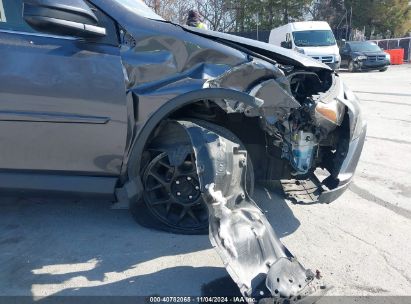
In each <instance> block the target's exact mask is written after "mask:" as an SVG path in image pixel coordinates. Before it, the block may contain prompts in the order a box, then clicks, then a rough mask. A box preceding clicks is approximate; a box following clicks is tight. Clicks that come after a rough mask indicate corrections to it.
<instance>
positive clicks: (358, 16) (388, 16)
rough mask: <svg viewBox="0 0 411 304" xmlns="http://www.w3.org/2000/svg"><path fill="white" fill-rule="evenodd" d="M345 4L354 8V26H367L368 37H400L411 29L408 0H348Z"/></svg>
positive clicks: (360, 27) (410, 12) (410, 13)
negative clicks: (372, 35)
mask: <svg viewBox="0 0 411 304" xmlns="http://www.w3.org/2000/svg"><path fill="white" fill-rule="evenodd" d="M345 4H346V7H347V8H349V9H351V7H352V9H353V26H354V27H356V28H359V29H363V28H365V34H366V36H367V37H369V36H370V35H371V34H374V35H382V36H383V37H393V36H397V37H400V36H403V35H404V34H406V33H407V32H409V31H410V30H411V7H410V5H409V1H408V0H346V1H345Z"/></svg>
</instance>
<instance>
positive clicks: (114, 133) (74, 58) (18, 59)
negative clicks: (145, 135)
mask: <svg viewBox="0 0 411 304" xmlns="http://www.w3.org/2000/svg"><path fill="white" fill-rule="evenodd" d="M80 1H82V0H80ZM51 2H52V1H51ZM87 5H90V4H87ZM22 8H23V1H22V0H0V14H1V17H0V170H29V171H36V172H37V171H47V172H65V173H70V174H72V173H73V172H77V173H81V174H90V175H118V174H119V172H120V167H121V164H122V159H123V155H124V151H125V146H126V135H127V134H126V133H127V110H126V93H125V81H124V74H123V66H122V64H121V59H120V54H119V47H118V37H117V33H116V26H115V23H114V21H113V20H111V19H110V18H109V17H107V16H106V15H105V14H104V13H103V12H101V11H98V10H96V8H93V10H94V11H95V12H96V15H97V16H98V17H99V22H101V23H102V26H104V27H105V28H107V35H106V37H104V39H100V40H93V41H91V40H87V39H79V38H78V37H71V36H63V35H61V36H60V35H54V34H53V35H50V34H45V33H43V32H39V31H35V30H33V29H32V28H31V27H30V26H29V25H28V24H27V23H26V22H25V20H24V18H23V16H22V13H21V12H22Z"/></svg>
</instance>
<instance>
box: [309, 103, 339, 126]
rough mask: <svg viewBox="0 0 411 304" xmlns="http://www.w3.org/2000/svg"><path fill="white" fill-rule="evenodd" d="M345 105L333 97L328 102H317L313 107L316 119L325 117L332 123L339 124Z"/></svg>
mask: <svg viewBox="0 0 411 304" xmlns="http://www.w3.org/2000/svg"><path fill="white" fill-rule="evenodd" d="M344 109H345V106H344V104H343V103H341V102H339V101H338V100H337V99H334V100H332V101H330V102H328V103H324V102H321V101H320V102H318V103H317V106H316V107H315V116H316V119H317V121H320V120H321V119H326V120H328V121H330V122H332V123H333V124H335V125H337V126H340V125H341V123H342V121H343V118H344Z"/></svg>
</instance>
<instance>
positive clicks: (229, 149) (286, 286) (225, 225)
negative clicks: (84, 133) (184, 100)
mask: <svg viewBox="0 0 411 304" xmlns="http://www.w3.org/2000/svg"><path fill="white" fill-rule="evenodd" d="M178 123H179V124H180V125H181V126H183V127H184V129H185V130H186V132H187V134H188V135H189V137H190V139H191V141H192V145H193V148H194V152H195V156H196V162H197V168H198V175H199V179H200V184H201V190H202V193H203V197H204V201H205V202H206V204H207V207H208V210H209V224H210V235H209V236H210V241H211V243H212V244H213V246H214V247H215V249H216V250H217V252H218V254H219V255H220V257H221V258H222V260H223V262H224V265H225V266H226V268H227V271H228V273H229V274H230V275H231V277H232V278H233V280H234V281H235V282H236V283H237V285H238V287H239V288H240V291H241V293H242V295H243V296H244V297H245V298H247V299H253V300H259V299H262V298H287V299H295V300H297V299H299V298H300V297H302V296H307V295H310V294H312V293H313V292H314V291H316V290H317V289H318V288H319V285H318V282H315V281H316V280H315V275H314V273H313V272H312V271H310V270H308V269H305V268H304V267H303V266H302V265H301V264H300V263H299V262H298V261H297V259H296V258H294V257H293V256H292V255H291V253H290V252H289V251H288V250H287V249H286V248H285V247H284V245H283V244H282V243H281V241H280V240H279V239H278V237H277V236H276V234H275V232H274V230H273V228H272V227H271V225H270V223H269V222H268V220H267V219H266V217H265V216H264V214H263V213H262V211H261V210H260V209H259V208H258V207H257V205H256V204H255V202H254V201H253V200H252V199H251V198H250V196H249V194H248V192H247V189H246V186H245V185H246V181H245V177H246V170H247V152H246V151H244V150H241V145H240V143H238V142H237V140H236V139H235V138H227V134H224V135H223V134H219V133H220V132H218V133H217V132H215V131H214V130H213V131H211V130H209V129H207V126H202V125H198V124H196V123H193V122H187V121H179V122H178Z"/></svg>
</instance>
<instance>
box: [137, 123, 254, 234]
mask: <svg viewBox="0 0 411 304" xmlns="http://www.w3.org/2000/svg"><path fill="white" fill-rule="evenodd" d="M193 122H194V123H196V124H199V125H201V126H202V127H204V128H207V129H209V130H210V131H213V132H215V133H218V134H220V135H222V136H224V137H226V138H229V139H231V140H233V141H235V142H237V143H239V144H240V146H241V149H245V146H244V145H243V144H242V143H241V141H240V140H239V139H238V137H237V136H235V135H234V134H233V133H232V132H230V131H229V130H227V129H225V128H223V127H220V126H218V125H215V124H212V123H209V122H205V121H193ZM169 126H170V127H169ZM182 147H186V148H182ZM174 149H175V151H174ZM177 150H178V153H177ZM182 151H183V152H182ZM173 152H174V153H173ZM145 153H146V154H149V155H150V157H149V160H148V161H147V165H146V166H144V169H143V172H141V177H142V182H143V187H144V193H143V198H142V199H141V200H139V201H136V202H131V203H130V211H131V213H132V215H133V217H134V219H135V220H136V221H137V222H138V223H139V224H141V225H142V226H145V227H148V228H152V229H156V230H162V231H167V232H171V233H176V234H189V235H198V234H208V211H207V206H206V204H205V202H204V201H203V199H202V196H201V193H200V190H199V188H200V184H199V182H198V176H197V173H196V172H197V169H196V166H195V156H194V151H193V150H192V148H191V141H190V139H189V138H188V135H187V134H186V133H185V131H184V132H181V129H180V132H178V131H177V130H176V129H174V130H173V128H172V127H171V125H165V127H164V128H163V130H162V131H161V132H160V133H159V135H158V136H157V137H156V138H155V139H153V141H152V142H151V144H150V146H149V147H148V148H147V150H146V152H145ZM170 153H171V154H173V155H175V154H179V155H183V154H184V153H185V154H186V155H185V156H184V155H183V158H184V162H183V163H182V164H181V165H179V166H172V165H171V163H170V158H169V154H170ZM247 169H248V170H247V190H248V189H249V190H248V192H249V193H250V195H251V194H252V193H253V191H254V170H253V166H252V163H251V159H250V157H248V168H247ZM160 180H161V181H160ZM183 214H184V215H183ZM182 215H183V217H182V218H181V216H182Z"/></svg>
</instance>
